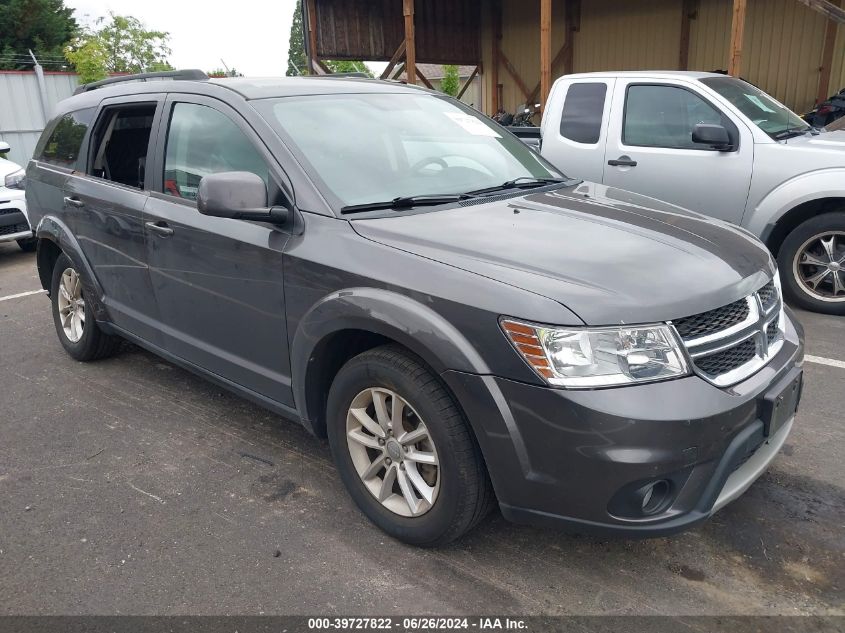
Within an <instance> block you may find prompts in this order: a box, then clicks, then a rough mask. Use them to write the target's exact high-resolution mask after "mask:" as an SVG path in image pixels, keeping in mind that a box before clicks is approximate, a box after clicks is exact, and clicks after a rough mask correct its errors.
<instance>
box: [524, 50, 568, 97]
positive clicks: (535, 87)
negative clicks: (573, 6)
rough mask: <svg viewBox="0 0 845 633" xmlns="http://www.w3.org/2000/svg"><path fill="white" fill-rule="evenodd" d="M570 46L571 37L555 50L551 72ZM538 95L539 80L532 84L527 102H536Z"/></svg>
mask: <svg viewBox="0 0 845 633" xmlns="http://www.w3.org/2000/svg"><path fill="white" fill-rule="evenodd" d="M571 46H572V39H569V40H568V41H566V42H564V43H563V46H561V47H560V50H559V51H558V52H557V55H555V58H554V59H553V60H552V72H554V69H555V68H556V67H557V66H558V64H560V60H561V59H563V58H564V57H565V56H566V55H567V53H568V51H567V50H566V49H567V47H571ZM538 96H540V82H539V81H538V82H537V85H536V86H534V89H533V90H532V91H531V94H529V95H528V103H536V102H537V97H538Z"/></svg>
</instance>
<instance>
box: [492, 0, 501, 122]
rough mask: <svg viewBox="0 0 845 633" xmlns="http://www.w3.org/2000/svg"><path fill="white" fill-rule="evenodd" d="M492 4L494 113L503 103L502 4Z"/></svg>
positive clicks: (494, 0) (497, 2)
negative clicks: (501, 97)
mask: <svg viewBox="0 0 845 633" xmlns="http://www.w3.org/2000/svg"><path fill="white" fill-rule="evenodd" d="M490 4H491V6H492V10H493V16H492V18H493V19H492V27H493V28H492V32H493V36H492V40H493V58H492V60H491V64H490V90H492V92H493V94H492V95H490V97H491V98H490V104H491V108H492V110H493V111H492V112H491V113H490V114H491V115H494V114H496V113H497V112H498V111H499V108H500V107H501V106H502V104H501V103H499V63H500V59H499V53H500V52H501V48H502V5H501V4H500V2H499V0H492V2H491V3H490Z"/></svg>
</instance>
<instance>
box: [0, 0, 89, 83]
mask: <svg viewBox="0 0 845 633" xmlns="http://www.w3.org/2000/svg"><path fill="white" fill-rule="evenodd" d="M78 30H79V25H78V24H77V23H76V20H75V19H74V17H73V9H70V8H68V7H66V6H64V3H63V1H62V0H0V70H23V69H26V68H29V67H31V66H32V61H31V60H30V58H29V52H28V51H29V50H30V49H32V51H33V52H34V53H35V56H36V57H37V58H38V61H39V62H41V64H42V65H43V66H44V67H45V68H48V69H53V70H62V69H64V68H66V66H67V64H66V62H65V60H64V57H63V55H62V49H63V48H64V45H65V44H66V43H67V42H68V41H69V40H71V39H72V38H73V37H74V36H75V35H76V34H77V32H78Z"/></svg>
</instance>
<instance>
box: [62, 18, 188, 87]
mask: <svg viewBox="0 0 845 633" xmlns="http://www.w3.org/2000/svg"><path fill="white" fill-rule="evenodd" d="M169 38H170V35H169V34H168V33H167V32H166V31H154V30H150V29H147V28H146V27H145V26H144V24H143V23H142V22H141V21H140V20H138V18H134V17H132V16H131V15H127V16H124V15H116V14H114V13H111V12H110V13H109V17H108V18H99V19H98V20H97V22H96V26H95V28H93V29H88V30H86V31H85V32H83V33H82V34H81V35H80V36H78V37H76V38H74V40H73V41H72V42H71V43H70V44H69V45H68V46H67V47H66V48H65V57H67V59H68V61H69V62H71V63H72V64H73V65H74V67H75V68H76V71H77V72H78V73H79V76H80V80H81V81H82V82H84V83H87V82H89V81H96V80H98V79H103V78H104V77H106V76H107V75H108V74H109V73H142V72H156V71H160V70H172V69H173V67H172V66H171V65H170V64H169V63H168V61H167V56H168V55H170V48H169V47H168V46H167V40H168V39H169Z"/></svg>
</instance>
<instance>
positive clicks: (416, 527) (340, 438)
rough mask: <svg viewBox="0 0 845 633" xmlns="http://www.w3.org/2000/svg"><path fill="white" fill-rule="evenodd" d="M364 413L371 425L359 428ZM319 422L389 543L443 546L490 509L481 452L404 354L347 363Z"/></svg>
mask: <svg viewBox="0 0 845 633" xmlns="http://www.w3.org/2000/svg"><path fill="white" fill-rule="evenodd" d="M377 400H378V401H379V402H380V405H379V406H381V407H383V408H382V409H381V411H382V412H383V416H381V417H380V416H379V415H378V409H377V408H376V401H377ZM394 402H398V403H399V405H398V408H394ZM353 405H354V406H353ZM353 410H354V411H356V413H354V414H353V412H352V411H353ZM362 411H364V412H365V413H366V412H369V415H368V416H367V417H366V419H365V422H364V423H359V420H361V412H362ZM397 412H398V413H397ZM383 418H387V419H383ZM395 420H399V422H398V424H397V423H396V422H395ZM327 421H328V429H327V430H328V437H329V444H330V446H331V450H332V455H333V457H334V461H335V464H336V465H337V469H338V472H339V473H340V477H341V480H342V481H343V483H344V485H345V486H346V489H347V490H348V491H349V494H350V495H351V496H352V498H353V500H354V501H355V503H356V504H357V505H358V507H359V508H360V509H361V511H362V512H363V513H364V514H365V515H367V517H368V518H369V519H370V520H371V521H372V522H373V523H375V524H376V525H377V526H378V527H380V528H381V529H382V530H384V531H385V532H387V533H388V534H389V535H391V536H393V537H394V538H396V539H398V540H400V541H404V542H405V543H409V544H411V545H419V546H435V545H442V544H444V543H448V542H449V541H452V540H454V539H456V538H458V537H460V536H462V535H463V534H465V533H466V532H467V531H469V530H470V529H472V528H473V527H474V526H475V525H476V524H477V523H478V522H479V521H480V520H481V519H482V518H484V516H486V515H487V513H488V512H489V511H490V509H491V508H492V505H493V502H494V497H493V490H492V486H491V484H490V479H489V477H488V475H487V470H486V467H485V465H484V460H483V458H482V456H481V451H480V449H479V448H478V444H477V443H476V441H475V437H474V436H473V434H472V432H471V431H470V429H469V426H468V425H467V422H466V421H465V420H464V417H463V415H462V413H461V411H460V410H459V408H458V406H457V404H456V402H455V400H454V398H453V397H452V396H451V394H450V393H449V392H448V391H447V390H446V388H445V386H444V385H443V384H442V383H441V382H440V380H439V379H438V378H437V376H436V375H434V374H433V373H432V372H431V371H430V370H429V369H428V368H426V367H425V365H423V363H422V362H421V361H420V360H419V359H418V358H416V357H415V356H413V355H412V354H410V353H409V352H407V351H405V350H404V349H402V348H400V347H397V346H393V345H387V346H384V347H378V348H376V349H373V350H370V351H367V352H364V353H363V354H361V355H359V356H356V357H355V358H353V359H352V360H350V361H349V362H347V363H346V365H344V366H343V367H342V368H341V370H340V371H339V372H338V374H337V376H336V377H335V380H334V382H333V383H332V386H331V389H330V391H329V398H328V420H327ZM353 435H355V436H356V437H357V439H350V438H351V437H352V436H353ZM417 438H420V439H419V440H418V439H417ZM391 458H392V459H391ZM379 460H381V462H380V463H379ZM435 463H436V465H435ZM369 469H371V470H369ZM390 469H392V470H393V474H392V475H390V474H389V470H390ZM385 481H387V484H385V483H384V482H385ZM379 496H381V497H382V499H383V500H380V499H379ZM428 499H430V500H431V501H430V502H429V501H428Z"/></svg>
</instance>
